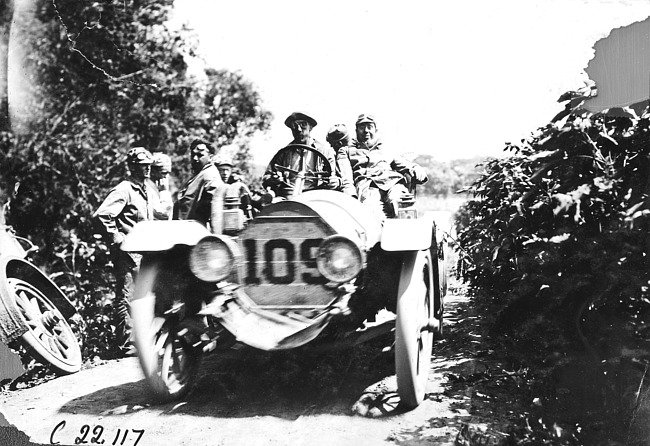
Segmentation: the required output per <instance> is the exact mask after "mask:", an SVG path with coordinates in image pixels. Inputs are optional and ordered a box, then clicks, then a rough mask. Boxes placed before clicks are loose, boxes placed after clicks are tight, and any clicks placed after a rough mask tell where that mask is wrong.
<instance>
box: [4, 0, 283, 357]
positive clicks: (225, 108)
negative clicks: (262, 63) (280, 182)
mask: <svg viewBox="0 0 650 446" xmlns="http://www.w3.org/2000/svg"><path fill="white" fill-rule="evenodd" d="M172 3H173V2H172V1H171V0H163V1H160V0H136V1H134V2H131V3H129V4H128V5H127V4H122V3H119V2H117V3H116V2H114V1H110V0H101V1H96V2H79V1H77V0H60V1H57V2H43V3H42V4H40V6H39V9H38V10H37V11H36V15H35V17H30V18H29V19H30V20H32V23H30V24H29V26H30V29H33V30H34V32H33V34H32V39H33V40H31V41H29V42H25V45H28V46H29V48H30V50H31V53H30V56H29V59H28V60H27V61H26V63H27V64H28V65H29V66H30V73H32V74H33V81H34V82H33V85H31V86H30V87H31V88H32V91H31V97H32V98H33V99H34V101H35V102H36V103H37V104H36V105H35V107H34V110H35V111H36V112H37V113H34V114H33V115H32V116H29V117H28V118H29V119H27V122H26V123H24V122H23V125H22V126H20V129H19V128H18V127H19V126H16V127H15V128H14V127H13V125H14V123H13V122H12V128H11V129H2V130H4V131H0V165H1V166H2V177H1V183H0V195H1V196H2V197H1V198H4V201H6V199H7V198H8V197H9V196H11V197H12V203H11V214H10V216H9V223H10V224H11V225H13V226H14V228H15V229H16V231H17V232H18V234H19V235H22V236H25V237H28V238H30V239H31V240H32V241H33V242H34V243H36V244H37V245H39V246H40V247H41V250H40V252H39V253H38V254H37V255H36V256H35V257H34V259H33V260H34V262H35V263H36V264H37V265H38V266H39V267H41V268H42V269H43V270H45V272H47V273H51V274H52V276H53V277H54V279H55V281H56V282H57V284H59V285H60V286H61V287H62V288H63V289H64V291H66V292H67V294H68V296H69V297H70V298H71V300H72V301H73V303H74V304H75V306H76V307H77V309H78V310H79V312H80V313H81V316H82V318H81V321H80V326H79V331H80V337H81V338H82V341H83V343H84V356H85V357H86V358H87V357H89V356H94V355H106V354H108V353H110V352H109V345H110V342H108V340H109V339H111V338H112V334H113V331H114V326H113V324H112V321H111V317H110V315H111V313H112V309H111V302H112V297H113V291H112V289H113V287H112V281H113V277H112V275H111V274H109V272H110V263H109V260H108V252H107V249H106V246H105V245H104V244H103V243H102V242H101V240H98V239H96V238H95V237H94V233H95V227H94V222H93V220H92V214H93V212H94V210H95V209H97V207H98V206H99V204H100V203H101V201H102V200H103V198H104V197H105V196H106V195H107V193H108V190H109V189H110V188H111V187H113V186H114V185H116V184H117V183H118V182H119V181H120V180H121V179H123V178H124V177H125V175H126V170H125V165H124V159H125V154H126V152H127V151H128V149H129V148H130V147H133V146H136V145H142V146H145V147H147V148H148V149H150V150H152V151H155V152H165V153H167V154H169V155H170V156H171V157H172V160H173V175H174V176H175V177H176V178H182V179H185V178H188V177H189V173H190V165H189V164H190V163H189V159H188V153H187V150H188V146H189V144H190V142H191V140H193V139H194V138H205V139H208V140H211V141H215V142H216V143H217V146H219V147H220V146H222V145H226V144H231V143H233V141H234V142H236V143H237V144H239V149H240V151H239V153H237V156H236V162H237V164H238V167H239V168H240V169H242V170H243V171H244V173H245V172H246V169H247V168H248V166H249V164H250V154H249V151H248V149H247V147H246V146H245V144H246V141H247V138H250V137H251V136H252V135H253V134H254V133H255V132H257V131H265V130H267V129H268V127H269V125H270V120H271V114H270V113H269V112H268V111H267V110H265V109H264V108H263V107H262V104H261V98H260V96H259V94H258V92H257V90H256V88H255V86H254V85H253V84H252V83H251V82H249V81H248V80H247V79H245V78H244V77H243V76H242V75H241V74H240V73H231V72H229V71H226V70H206V71H205V72H204V73H203V76H200V77H192V76H190V75H189V74H188V72H187V71H188V70H187V63H186V60H185V59H186V56H196V47H195V43H194V41H193V36H192V35H191V34H190V33H189V32H188V31H187V30H186V29H171V28H169V27H168V25H167V20H168V16H169V12H170V10H171V6H172ZM3 17H4V16H3ZM217 99H218V100H217ZM0 118H2V119H0V125H1V124H2V123H5V122H7V121H8V120H7V119H6V116H0ZM23 118H24V117H23ZM25 128H27V129H28V131H25ZM107 266H108V268H107Z"/></svg>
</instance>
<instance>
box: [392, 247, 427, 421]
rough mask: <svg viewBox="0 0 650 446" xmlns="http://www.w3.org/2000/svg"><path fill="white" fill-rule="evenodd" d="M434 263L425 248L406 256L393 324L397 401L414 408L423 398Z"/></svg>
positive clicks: (425, 382) (403, 405) (407, 407)
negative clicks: (398, 398)
mask: <svg viewBox="0 0 650 446" xmlns="http://www.w3.org/2000/svg"><path fill="white" fill-rule="evenodd" d="M432 266H433V264H432V261H431V255H430V253H429V252H428V251H419V252H417V253H415V254H413V255H409V256H408V257H407V258H406V259H405V260H404V264H403V266H402V271H401V274H400V281H399V290H398V295H397V321H396V325H395V371H396V374H397V391H398V393H399V396H400V404H401V405H402V407H404V408H405V409H413V408H415V407H417V406H418V405H419V404H420V403H421V402H422V400H423V399H424V394H425V389H426V384H427V380H428V377H429V369H430V367H431V349H432V345H433V334H432V333H431V327H430V326H429V322H430V320H432V317H433V299H434V292H433V275H432V274H433V268H432Z"/></svg>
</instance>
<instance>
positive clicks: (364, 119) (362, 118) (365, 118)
mask: <svg viewBox="0 0 650 446" xmlns="http://www.w3.org/2000/svg"><path fill="white" fill-rule="evenodd" d="M365 123H372V124H375V126H376V125H377V123H376V122H375V117H374V116H372V115H366V114H365V113H361V114H360V115H359V117H358V118H357V122H356V123H355V125H359V124H365Z"/></svg>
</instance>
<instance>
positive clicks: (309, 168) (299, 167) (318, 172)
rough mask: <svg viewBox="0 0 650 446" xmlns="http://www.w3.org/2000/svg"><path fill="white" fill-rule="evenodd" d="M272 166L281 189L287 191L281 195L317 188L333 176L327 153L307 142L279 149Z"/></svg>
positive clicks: (295, 193)
mask: <svg viewBox="0 0 650 446" xmlns="http://www.w3.org/2000/svg"><path fill="white" fill-rule="evenodd" d="M287 164H289V165H287ZM270 166H271V172H272V173H273V174H274V175H275V176H276V177H277V179H278V183H279V186H280V189H282V190H283V191H284V192H285V194H282V193H280V194H279V195H289V194H291V195H292V196H295V195H299V194H301V193H302V192H303V191H305V190H311V189H317V188H318V187H319V186H321V185H324V184H326V178H329V177H330V176H332V166H331V165H330V162H329V161H328V160H327V158H326V157H325V155H323V154H322V153H321V152H319V151H318V150H317V149H315V148H314V147H311V146H308V145H305V144H289V145H288V146H286V147H283V148H282V149H280V150H278V153H276V154H275V156H274V157H273V159H272V160H271V163H270Z"/></svg>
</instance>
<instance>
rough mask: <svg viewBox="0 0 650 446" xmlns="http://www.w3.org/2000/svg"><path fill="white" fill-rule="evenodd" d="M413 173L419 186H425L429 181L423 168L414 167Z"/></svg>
mask: <svg viewBox="0 0 650 446" xmlns="http://www.w3.org/2000/svg"><path fill="white" fill-rule="evenodd" d="M412 173H413V177H414V178H415V181H417V182H418V184H423V183H426V182H427V181H429V177H428V176H427V172H426V171H425V170H424V168H423V167H422V166H418V165H415V166H413V169H412Z"/></svg>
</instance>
